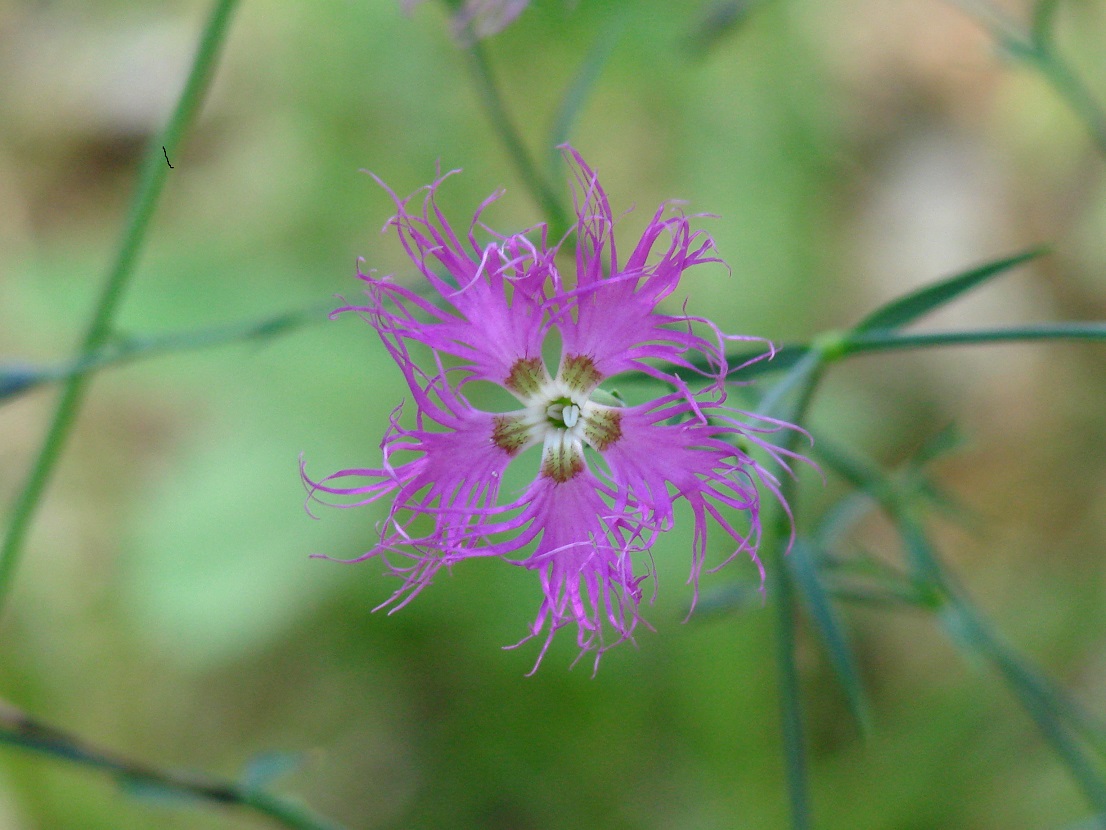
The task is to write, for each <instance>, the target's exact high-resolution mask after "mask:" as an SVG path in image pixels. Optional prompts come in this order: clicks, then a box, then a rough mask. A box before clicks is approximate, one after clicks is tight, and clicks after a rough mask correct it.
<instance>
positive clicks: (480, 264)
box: [304, 148, 788, 668]
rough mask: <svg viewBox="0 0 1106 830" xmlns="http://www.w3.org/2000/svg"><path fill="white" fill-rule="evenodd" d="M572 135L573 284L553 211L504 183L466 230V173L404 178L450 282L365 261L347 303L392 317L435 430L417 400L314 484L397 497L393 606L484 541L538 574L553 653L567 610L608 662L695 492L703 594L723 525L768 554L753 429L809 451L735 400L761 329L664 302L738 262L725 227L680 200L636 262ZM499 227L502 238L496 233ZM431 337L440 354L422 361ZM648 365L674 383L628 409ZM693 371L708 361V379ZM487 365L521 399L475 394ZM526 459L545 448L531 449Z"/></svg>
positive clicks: (391, 516)
mask: <svg viewBox="0 0 1106 830" xmlns="http://www.w3.org/2000/svg"><path fill="white" fill-rule="evenodd" d="M566 153H567V155H568V158H569V160H570V162H571V163H572V166H573V171H574V173H575V178H576V190H575V197H576V198H575V207H576V215H577V220H576V224H575V228H574V230H573V234H574V239H575V278H574V279H572V280H571V281H568V280H565V279H564V278H562V276H561V274H560V272H559V270H558V267H557V264H556V263H555V256H556V255H557V253H558V250H557V248H555V247H550V246H549V244H548V241H547V239H546V238H545V228H544V227H543V226H539V227H538V228H536V229H534V230H533V233H532V234H531V235H534V236H537V240H536V241H535V240H533V239H531V235H527V234H525V233H522V234H514V235H509V236H501V235H496V234H494V233H492V232H491V231H489V230H488V229H487V228H486V227H485V226H484V225H483V223H482V222H481V220H480V216H481V213H482V212H483V210H484V208H486V207H487V205H488V204H489V203H490V202H492V201H493V200H494V199H495V198H497V197H498V195H499V194H495V195H493V196H492V197H491V198H489V199H488V200H487V201H486V202H485V203H484V204H482V205H481V206H480V208H479V210H478V211H477V213H476V217H475V218H474V220H473V222H472V226H471V229H470V231H469V233H468V235H467V237H466V239H464V240H462V239H460V238H459V237H458V236H457V235H456V234H455V233H454V231H453V230H452V228H451V227H450V225H449V223H448V222H447V221H446V219H445V217H444V216H443V215H442V213H441V212H440V210H439V209H438V207H437V205H436V203H435V201H434V196H435V193H436V191H437V189H438V187H439V186H440V185H441V184H442V182H443V181H444V180H445V178H447V177H448V175H449V174H447V176H443V177H441V178H439V179H438V180H437V181H435V182H434V183H433V184H432V185H430V186H429V187H427V188H424V189H423V191H421V192H422V194H423V198H422V199H421V204H419V203H418V202H416V203H415V204H416V205H417V207H416V208H415V209H412V201H413V200H414V199H415V196H411V197H408V198H407V199H400V198H398V197H397V196H396V195H395V194H394V193H393V192H392V191H391V190H388V192H389V194H391V195H392V198H393V199H394V200H395V203H396V208H397V213H396V215H395V216H394V217H393V218H392V219H391V220H389V223H388V226H390V227H393V228H395V229H396V231H397V232H398V235H399V238H400V240H401V242H402V244H403V246H404V248H405V249H406V251H407V253H408V254H409V255H410V257H411V259H412V260H413V261H414V263H415V265H416V266H417V267H418V269H419V270H420V271H421V273H422V276H423V277H424V278H425V280H426V281H427V283H428V284H429V285H428V289H427V290H426V291H423V292H420V291H418V290H416V289H414V288H409V287H407V286H405V285H402V284H399V283H397V282H394V281H393V280H391V279H390V278H387V277H384V278H380V277H377V276H375V275H374V274H373V273H371V272H370V273H368V274H360V273H359V276H360V278H361V279H362V280H364V281H365V284H366V286H367V288H366V292H365V293H366V295H367V297H368V300H367V302H365V303H364V304H357V305H355V304H349V305H346V306H344V307H342V308H339V309H338V310H337V311H335V312H334V314H335V315H337V314H342V313H345V312H355V313H357V314H360V315H362V316H363V317H364V318H365V319H366V320H368V321H369V322H370V323H371V324H372V326H373V327H374V328H375V329H376V331H377V332H378V334H379V335H380V338H381V340H382V341H383V343H384V346H385V348H386V349H387V350H388V352H389V353H390V354H391V356H392V358H393V359H394V360H395V362H396V365H397V366H398V368H399V370H400V371H401V372H402V373H403V376H404V378H405V379H406V381H407V386H408V388H409V389H410V392H411V396H412V398H413V400H414V405H415V411H414V413H413V426H405V425H404V424H403V423H402V421H403V419H402V418H401V414H402V408H403V407H402V404H401V405H400V406H397V407H396V409H395V410H394V411H393V413H392V416H391V419H390V425H389V427H388V429H387V432H386V434H385V436H384V440H383V442H382V444H381V449H382V450H383V463H382V465H381V466H380V467H379V468H373V469H348V470H341V471H339V472H337V473H334V474H332V475H330V476H327V477H326V478H324V479H322V480H320V481H313V480H311V479H310V478H308V477H307V475H306V473H305V474H304V478H305V481H306V482H307V484H308V487H309V491H310V493H311V495H312V497H313V498H316V499H319V498H320V494H321V493H325V494H334V495H338V496H342V497H352V500H353V502H354V504H368V503H372V502H376V501H387V502H388V515H387V518H386V519H385V521H384V522H383V523H382V524H381V525H380V526H379V529H378V530H379V537H378V539H377V540H376V543H375V545H374V546H373V547H372V549H371V550H369V551H368V552H366V553H365V554H364V555H363V556H361V557H359V558H358V559H357V560H355V561H360V560H363V559H368V558H375V557H379V558H381V559H383V560H385V561H387V562H388V564H389V566H390V567H391V570H392V571H393V572H394V573H396V574H398V575H399V576H401V577H402V579H403V584H402V585H401V586H400V588H399V589H398V590H397V591H396V592H395V593H394V594H393V595H392V597H391V598H390V599H389V600H388V601H387V602H385V603H384V605H390V606H392V608H393V610H395V609H398V608H400V607H402V606H403V605H405V604H406V603H407V602H409V601H410V600H411V598H413V597H414V596H415V595H416V594H418V593H419V592H420V591H421V590H422V589H423V588H425V587H426V586H427V585H428V584H429V583H430V581H431V579H432V578H433V577H434V575H435V574H436V573H437V572H438V571H439V570H440V569H442V568H447V567H449V566H451V565H453V564H455V563H457V562H460V561H461V560H464V559H468V558H470V557H475V556H485V557H487V556H491V557H498V558H501V559H503V560H504V561H507V562H510V563H512V564H515V565H518V566H520V567H523V568H526V569H529V570H532V571H535V572H536V573H537V575H538V579H539V581H540V584H541V603H540V606H539V609H538V614H537V618H536V619H535V620H534V622H533V624H532V625H531V627H530V633H529V634H528V635H527V637H525V638H523V642H524V641H525V640H527V639H529V638H530V637H534V636H538V635H540V634H542V632H543V631H544V632H545V640H544V644H543V645H542V647H541V651H540V654H539V656H538V663H540V662H541V658H542V656H544V654H545V651H546V649H547V648H548V646H549V643H550V641H551V639H552V637H553V635H554V633H555V632H556V631H557V630H558V629H560V628H562V627H563V626H566V625H574V626H575V627H576V630H577V643H578V645H579V647H580V649H581V650H582V651H583V650H595V651H596V652H597V657H596V659H598V654H601V653H602V652H603V651H604V650H605V649H606V648H608V647H610V646H611V645H614V644H616V643H618V642H621V641H622V640H625V639H628V638H630V637H631V635H632V633H633V631H634V627H635V625H636V623H637V622H638V619H639V616H638V605H639V602H640V601H641V598H642V582H643V580H644V579H645V578H646V576H647V573H648V572H647V571H646V570H641V571H639V569H641V568H643V567H644V566H645V565H647V564H648V563H649V561H650V560H649V557H648V556H646V555H644V554H647V552H649V551H651V549H652V547H653V545H654V542H655V541H656V540H657V537H658V535H659V534H661V533H663V532H664V531H667V530H669V529H670V528H671V527H672V526H673V522H674V502H676V501H677V500H679V499H684V500H685V501H687V503H688V504H689V505H690V508H691V515H692V520H693V522H694V533H693V541H692V547H691V551H690V554H691V555H690V571H691V576H690V579H689V581H690V582H691V583H693V584H694V585H695V589H696V592H697V590H698V580H699V575H700V572H701V570H702V568H703V566H704V562H705V560H706V556H707V534H708V527H713V528H714V529H715V532H718V531H720V532H721V533H723V534H725V535H726V536H727V537H728V538H729V544H728V546H727V548H728V551H729V555H728V556H726V557H724V561H723V563H722V564H725V562H728V561H730V560H731V559H733V558H734V557H736V556H737V555H739V554H742V553H744V554H747V555H749V556H750V557H751V558H752V560H753V562H754V563H756V565H757V567H758V568H759V567H760V563H759V561H758V560H757V545H758V542H759V538H760V521H759V507H760V494H759V490H760V489H761V488H764V489H766V490H767V491H768V492H770V493H771V494H773V495H774V496H775V497H777V498H778V497H779V492H778V488H777V481H776V479H775V478H774V477H773V475H772V474H771V473H770V472H768V471H767V470H766V469H764V468H763V467H762V466H761V465H760V464H759V463H757V462H756V461H754V460H753V459H752V458H751V457H750V456H749V455H748V454H747V452H746V451H745V449H742V448H741V447H742V446H744V447H746V448H748V447H749V446H751V445H755V446H758V447H761V448H762V449H763V450H765V451H766V453H767V455H768V456H769V457H771V458H773V459H774V460H775V461H776V462H779V463H780V464H782V465H784V466H785V467H786V459H785V458H783V457H782V456H785V455H788V453H785V452H784V451H783V450H781V449H778V448H775V447H773V446H772V445H771V444H769V443H768V442H767V441H766V439H765V437H764V436H765V434H766V433H770V432H773V431H775V430H777V429H780V428H781V427H785V426H787V425H785V424H781V423H779V422H776V421H771V420H768V419H765V418H759V417H757V416H754V415H751V414H749V413H744V412H740V411H737V410H735V409H732V408H730V407H728V406H727V405H726V398H727V393H726V387H725V378H726V375H727V372H728V371H729V369H730V367H729V366H728V365H727V362H726V356H725V345H726V343H727V342H730V341H736V340H753V339H755V338H748V337H738V336H734V335H725V334H722V333H721V332H720V331H719V330H718V328H717V327H716V326H715V325H714V324H713V323H711V322H710V321H709V320H707V319H705V318H702V317H692V316H689V315H687V314H683V313H681V314H667V313H663V312H661V311H660V310H658V304H659V303H660V302H661V301H662V300H663V299H664V298H666V297H668V296H669V295H670V294H672V292H673V291H674V290H675V289H676V287H677V285H678V284H679V282H680V279H681V277H682V276H683V275H684V273H685V272H686V271H687V270H688V269H690V268H692V267H694V266H697V265H701V264H704V263H708V262H718V261H719V260H718V259H717V258H716V257H714V256H713V243H712V241H711V240H710V238H709V237H708V236H707V235H706V234H705V233H704V232H702V231H692V230H691V228H690V223H689V220H688V218H687V217H686V216H684V215H683V214H682V213H680V212H679V211H678V210H674V209H672V208H671V207H670V206H667V205H662V206H661V208H660V209H658V210H657V212H656V214H655V215H654V216H653V218H652V220H651V221H650V222H649V225H648V227H647V228H646V229H645V232H644V234H643V235H642V237H641V239H640V240H639V241H638V242H637V244H636V245H635V246H634V247H633V249H632V250H631V251H630V254H629V256H627V257H625V258H624V259H623V258H622V257H620V255H619V253H618V252H617V251H616V248H615V242H614V237H613V233H612V232H613V226H614V218H613V215H612V213H611V208H610V205H609V204H608V202H607V197H606V194H605V193H604V191H603V190H602V188H601V187H600V186H599V182H598V180H597V179H596V176H595V173H594V172H593V171H592V170H591V168H589V167H588V165H587V164H586V163H585V162H584V161H583V159H582V158H581V157H580V156H579V155H578V154H577V153H576V152H575V151H574V150H571V148H569V149H567V150H566ZM454 172H456V171H454ZM378 181H379V180H378ZM381 184H382V186H384V185H383V183H381ZM385 189H387V188H386V187H385ZM415 195H418V194H415ZM388 226H386V227H388ZM478 231H480V232H483V233H486V234H490V236H491V238H490V239H489V240H488V241H483V242H481V241H479V240H478V239H477V236H476V233H477V232H478ZM564 245H565V243H564V242H562V243H561V246H562V247H563V246H564ZM554 331H556V332H557V333H558V334H559V339H560V343H561V354H560V359H559V361H558V362H557V363H556V365H546V363H545V361H544V360H543V357H542V346H543V344H544V343H545V342H546V340H547V338H548V337H549V336H550V335H551V334H552V333H553V332H554ZM413 346H418V347H419V348H418V349H412V347H413ZM416 351H417V352H418V354H419V355H427V357H426V359H424V360H422V361H421V362H420V361H418V360H416V356H415V353H414V352H416ZM765 356H768V350H767V349H766V354H765ZM758 359H759V358H758ZM703 366H705V367H706V368H701V367H703ZM628 372H635V373H644V374H645V375H648V376H650V377H651V378H654V379H655V380H656V381H658V382H660V383H663V384H664V385H666V386H667V388H668V390H669V391H668V392H667V393H666V394H663V395H661V396H660V397H658V398H656V399H655V400H651V401H649V402H647V403H644V404H640V405H632V406H631V405H623V403H622V401H621V400H620V399H618V398H616V397H614V396H612V395H611V394H609V393H608V392H606V391H605V390H604V389H603V386H602V385H603V384H605V383H606V382H608V381H609V380H611V379H612V378H616V377H617V376H619V375H621V374H625V373H628ZM685 378H689V379H691V378H695V379H696V383H695V386H696V387H697V388H696V389H695V390H694V391H693V389H692V388H691V387H690V386H689V385H688V383H687V382H686V381H685ZM473 381H488V382H491V383H495V384H498V385H499V386H501V387H503V388H504V389H506V390H507V391H508V392H510V393H511V395H513V396H514V398H515V399H516V401H517V408H516V409H515V410H514V411H510V412H486V411H483V410H481V409H478V408H476V407H474V406H473V405H472V403H470V401H469V398H468V395H467V394H466V387H467V385H468V384H469V383H471V382H473ZM658 385H659V384H658ZM531 447H540V449H541V451H540V460H539V459H534V460H533V462H532V466H531V467H528V468H527V472H528V473H529V474H532V475H533V480H532V481H531V482H530V484H529V486H527V487H525V489H524V490H523V491H522V492H520V493H503V492H501V482H502V481H503V477H504V473H505V471H506V470H507V467H508V466H509V465H511V464H512V463H513V462H515V461H516V459H519V458H520V456H521V455H522V454H523V453H524V452H525V451H526V450H527V449H528V448H531ZM398 456H403V457H404V459H405V460H402V461H401V460H398ZM519 463H520V464H526V463H530V459H529V456H527V457H526V458H523V459H522V460H520V461H519ZM344 506H353V505H349V504H346V505H344ZM666 555H669V552H668V551H666ZM640 560H644V561H640ZM761 577H762V578H763V570H761ZM536 667H537V664H535V668H536Z"/></svg>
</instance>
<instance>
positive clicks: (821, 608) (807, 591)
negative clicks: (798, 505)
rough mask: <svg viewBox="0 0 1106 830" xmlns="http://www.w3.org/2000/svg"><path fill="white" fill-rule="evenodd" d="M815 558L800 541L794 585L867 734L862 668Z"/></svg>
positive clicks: (851, 708)
mask: <svg viewBox="0 0 1106 830" xmlns="http://www.w3.org/2000/svg"><path fill="white" fill-rule="evenodd" d="M814 555H815V551H814V549H813V547H812V546H811V545H810V543H809V542H807V541H806V540H804V539H798V540H796V541H795V546H794V547H793V548H792V549H791V554H790V556H789V557H788V562H789V563H790V565H791V570H792V573H794V574H795V583H796V584H797V585H798V588H799V593H800V595H801V596H802V598H803V602H804V603H805V604H806V607H807V610H808V611H809V612H810V618H811V621H812V622H813V623H814V625H815V626H816V627H817V629H818V633H819V634H820V635H821V638H822V642H823V644H824V645H825V647H826V652H827V654H828V656H829V660H830V664H831V665H832V666H833V670H834V672H835V673H836V674H837V679H838V681H839V682H840V683H841V688H842V690H843V691H844V692H845V699H846V701H847V702H848V705H849V711H850V712H851V713H852V716H853V717H854V718H855V719H856V722H857V725H858V726H860V729H861V731H862V732H864V733H867V732H869V731H870V730H871V725H872V718H871V706H870V705H869V704H868V696H867V694H866V693H865V691H864V683H863V681H862V680H861V678H860V668H859V666H858V665H857V661H856V657H855V655H854V653H853V649H852V645H851V644H850V643H849V637H848V634H847V633H846V631H845V627H844V624H843V623H842V621H841V618H840V617H839V616H838V614H837V611H836V610H835V609H834V607H833V603H832V602H831V600H830V597H829V594H828V593H827V592H826V589H825V586H824V585H822V582H821V579H820V578H819V575H818V569H817V566H816V564H815V561H814Z"/></svg>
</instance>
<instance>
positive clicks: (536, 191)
mask: <svg viewBox="0 0 1106 830" xmlns="http://www.w3.org/2000/svg"><path fill="white" fill-rule="evenodd" d="M466 53H467V55H468V61H467V63H468V66H469V71H470V72H471V74H472V79H473V82H474V83H475V84H476V91H477V92H478V93H479V95H480V102H481V103H482V104H483V105H484V111H485V112H486V113H487V116H488V120H489V121H491V123H492V126H493V127H494V128H495V130H496V132H497V133H499V138H500V140H501V141H502V142H503V147H504V148H505V149H506V150H507V155H508V156H510V158H511V161H512V162H513V163H514V165H515V168H516V169H517V170H518V174H519V176H521V177H522V183H523V184H524V185H525V186H526V189H527V190H529V191H530V195H531V196H533V198H534V201H535V202H536V203H537V205H538V208H539V210H541V212H542V214H543V215H544V216H545V217H546V219H547V220H548V221H549V236H550V238H551V239H552V240H553V241H554V242H556V241H557V240H559V239H560V238H561V237H562V236H564V235H565V233H566V232H567V231H568V228H569V219H568V212H567V211H566V210H565V209H564V207H563V206H562V205H561V200H560V199H559V198H558V197H557V194H556V193H555V192H554V191H553V189H552V188H551V187H550V186H549V183H548V182H547V181H546V180H545V177H544V176H542V174H541V172H540V171H539V170H538V166H537V165H536V164H535V163H534V160H533V159H532V158H531V157H530V152H529V151H528V150H527V149H526V144H525V143H524V142H523V140H522V136H521V135H520V134H519V131H518V129H517V128H516V127H515V125H514V122H513V121H512V120H511V117H510V115H508V114H507V106H506V104H505V103H504V101H503V95H502V94H501V93H500V91H499V85H498V84H497V83H496V81H495V75H494V74H493V73H492V68H491V64H489V63H488V57H487V55H486V54H485V52H484V47H483V46H481V45H480V42H479V41H477V42H476V43H473V44H472V46H470V47H469V48H468V49H467V50H466Z"/></svg>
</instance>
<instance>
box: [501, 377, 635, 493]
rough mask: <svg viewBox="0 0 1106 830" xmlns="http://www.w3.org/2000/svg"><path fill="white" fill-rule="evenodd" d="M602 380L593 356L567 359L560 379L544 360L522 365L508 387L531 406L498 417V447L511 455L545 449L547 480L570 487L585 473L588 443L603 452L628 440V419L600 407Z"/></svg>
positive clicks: (525, 403) (616, 411)
mask: <svg viewBox="0 0 1106 830" xmlns="http://www.w3.org/2000/svg"><path fill="white" fill-rule="evenodd" d="M600 380H602V377H601V376H600V375H599V373H598V372H597V371H596V370H595V365H594V363H593V362H592V361H591V360H590V359H589V358H587V357H581V356H579V355H570V356H567V357H566V358H565V359H564V360H563V361H562V364H561V368H560V371H559V372H558V373H557V377H556V378H551V377H550V376H549V372H548V371H547V370H546V368H545V365H544V364H543V363H542V362H541V360H540V358H531V359H523V360H519V361H517V362H516V363H515V365H514V366H512V368H511V372H510V374H509V375H508V377H507V379H506V381H505V382H504V386H506V387H507V389H509V390H510V391H511V393H512V394H514V395H515V397H517V398H518V399H519V401H520V403H522V404H523V406H524V407H525V408H524V409H522V410H521V411H518V412H512V413H508V414H505V415H497V416H496V417H495V420H494V429H493V433H492V442H493V443H494V444H495V445H496V446H498V447H499V448H500V449H502V450H503V451H504V452H506V453H508V454H509V455H515V454H517V453H519V452H521V451H522V450H524V449H526V448H527V447H531V446H534V445H536V444H542V468H541V471H542V475H544V476H547V477H549V478H551V479H553V480H554V481H556V482H558V483H564V482H566V481H568V480H570V479H572V478H575V477H576V476H577V475H578V474H579V473H581V472H583V470H584V469H585V466H584V444H585V443H586V444H588V445H590V446H591V447H592V448H594V449H595V450H597V451H599V452H602V451H603V450H605V449H607V448H608V447H609V446H611V444H613V443H614V442H615V441H617V440H618V439H619V438H621V436H622V428H621V420H622V414H621V413H620V412H619V411H618V409H616V408H614V407H610V406H605V405H604V404H600V403H596V402H595V401H594V400H592V399H591V393H592V392H594V391H595V389H596V388H597V387H598V385H599V381H600Z"/></svg>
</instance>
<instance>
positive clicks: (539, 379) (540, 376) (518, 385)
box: [503, 357, 549, 398]
mask: <svg viewBox="0 0 1106 830" xmlns="http://www.w3.org/2000/svg"><path fill="white" fill-rule="evenodd" d="M548 378H549V374H548V373H547V372H546V371H545V364H544V363H542V362H541V358H540V357H524V358H520V359H519V360H516V361H515V364H514V365H513V366H512V367H511V371H510V372H509V373H508V374H507V377H506V378H505V379H504V381H503V385H504V386H506V387H507V388H508V389H510V390H511V391H512V392H514V393H515V394H516V395H518V396H519V397H521V398H530V397H532V396H533V395H534V394H536V393H537V391H538V390H539V389H540V388H541V387H542V384H543V383H545V381H546V380H548Z"/></svg>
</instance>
